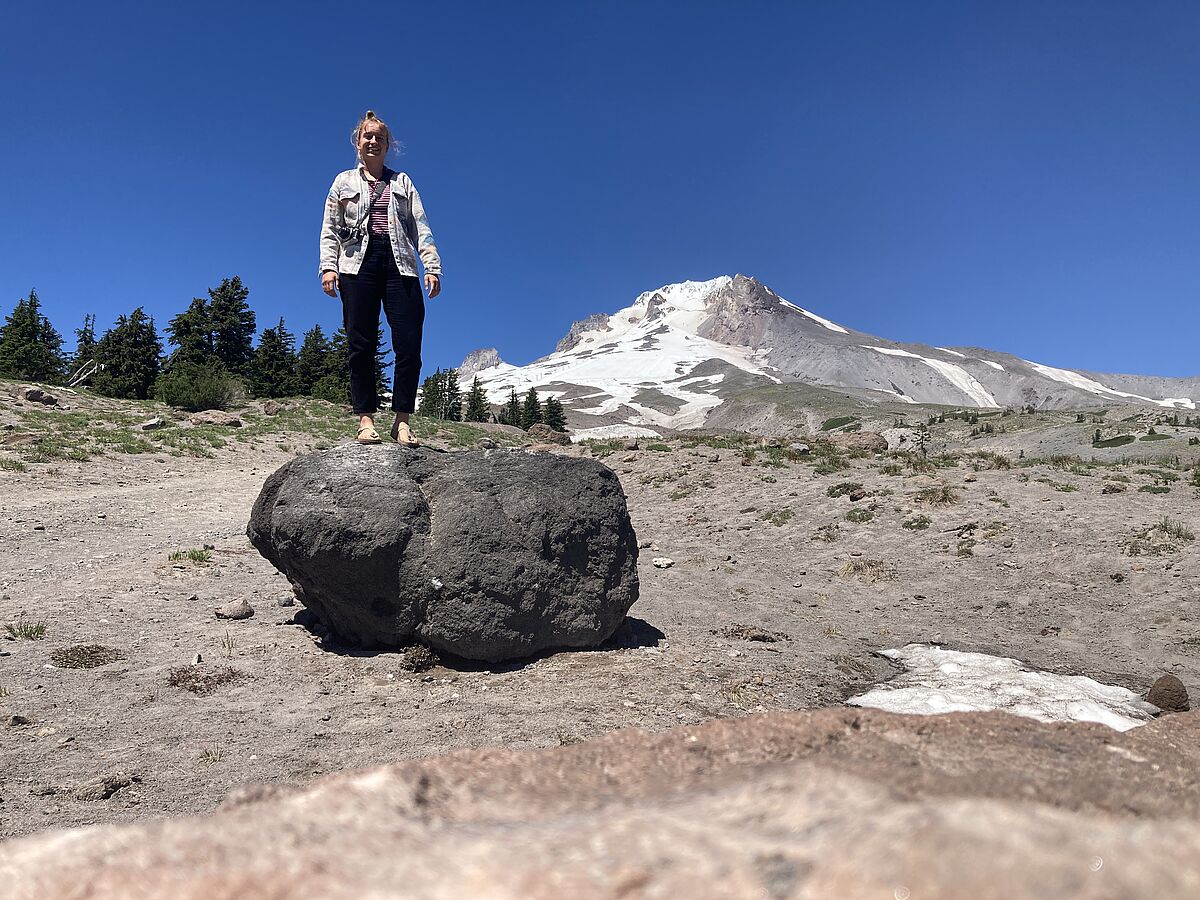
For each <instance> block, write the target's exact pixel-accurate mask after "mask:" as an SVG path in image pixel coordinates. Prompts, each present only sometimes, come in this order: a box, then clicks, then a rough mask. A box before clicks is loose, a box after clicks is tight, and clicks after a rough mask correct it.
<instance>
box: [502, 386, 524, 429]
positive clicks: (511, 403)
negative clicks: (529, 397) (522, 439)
mask: <svg viewBox="0 0 1200 900" xmlns="http://www.w3.org/2000/svg"><path fill="white" fill-rule="evenodd" d="M500 424H501V425H515V426H516V427H517V428H520V427H521V398H520V397H518V396H517V389H516V388H511V389H510V391H509V395H508V402H506V403H505V404H504V407H503V409H501V410H500Z"/></svg>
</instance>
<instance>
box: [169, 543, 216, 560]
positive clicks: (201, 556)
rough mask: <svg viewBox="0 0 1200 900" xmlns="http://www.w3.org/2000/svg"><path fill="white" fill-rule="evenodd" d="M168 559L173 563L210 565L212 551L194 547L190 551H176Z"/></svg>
mask: <svg viewBox="0 0 1200 900" xmlns="http://www.w3.org/2000/svg"><path fill="white" fill-rule="evenodd" d="M167 559H168V560H170V561H171V562H194V563H209V562H212V551H211V550H204V549H201V548H199V547H193V548H191V549H190V550H174V551H172V553H171V555H170V556H168V557H167Z"/></svg>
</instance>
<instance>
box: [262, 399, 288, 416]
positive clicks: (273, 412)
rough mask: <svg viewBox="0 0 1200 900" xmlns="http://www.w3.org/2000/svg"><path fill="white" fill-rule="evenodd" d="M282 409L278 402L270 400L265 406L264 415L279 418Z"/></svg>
mask: <svg viewBox="0 0 1200 900" xmlns="http://www.w3.org/2000/svg"><path fill="white" fill-rule="evenodd" d="M281 409H283V407H282V406H280V405H279V403H278V402H277V401H275V400H268V401H267V402H266V403H264V404H263V415H267V416H277V415H279V411H280V410H281Z"/></svg>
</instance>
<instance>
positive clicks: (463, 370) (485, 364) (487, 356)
mask: <svg viewBox="0 0 1200 900" xmlns="http://www.w3.org/2000/svg"><path fill="white" fill-rule="evenodd" d="M501 365H504V360H502V359H501V358H500V352H499V351H498V350H497V349H496V348H495V347H487V348H483V349H480V350H472V351H471V352H470V353H468V354H467V358H466V359H464V360H463V361H462V365H461V366H459V367H458V377H459V380H460V381H466V380H467V379H468V378H474V377H475V373H477V372H482V371H483V370H484V369H491V368H494V367H496V366H501Z"/></svg>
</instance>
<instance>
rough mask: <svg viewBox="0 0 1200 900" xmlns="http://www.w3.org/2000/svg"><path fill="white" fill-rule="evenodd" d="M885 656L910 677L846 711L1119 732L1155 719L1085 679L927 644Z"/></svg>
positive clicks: (856, 700)
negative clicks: (1000, 715) (1001, 718)
mask: <svg viewBox="0 0 1200 900" xmlns="http://www.w3.org/2000/svg"><path fill="white" fill-rule="evenodd" d="M882 655H883V656H886V657H887V658H888V659H893V660H896V661H897V662H899V663H901V664H903V665H904V667H905V668H907V669H908V671H907V672H906V673H904V674H903V675H900V676H898V677H896V678H894V679H893V680H891V681H889V682H886V683H885V684H880V685H877V686H875V687H874V688H872V689H871V690H869V691H867V692H866V693H865V694H860V695H859V696H857V697H851V698H850V699H849V700H847V701H846V702H847V703H850V704H853V705H854V706H870V707H874V708H875V709H883V710H887V711H889V712H897V713H911V714H915V715H932V714H936V713H947V712H983V711H987V710H1001V711H1002V712H1008V713H1012V714H1013V715H1016V716H1025V717H1026V718H1030V719H1038V720H1040V721H1042V722H1099V723H1100V724H1102V725H1107V726H1108V727H1109V728H1112V729H1115V730H1116V731H1128V730H1129V729H1130V728H1136V727H1137V726H1139V725H1144V724H1146V723H1147V722H1148V721H1150V720H1151V719H1152V718H1153V716H1154V714H1155V713H1157V712H1158V708H1157V707H1155V706H1151V705H1150V704H1149V703H1146V702H1145V701H1144V700H1141V699H1140V698H1139V697H1138V695H1137V694H1135V693H1134V692H1133V691H1130V690H1126V689H1125V688H1123V687H1118V686H1117V685H1112V684H1102V683H1101V682H1099V681H1093V680H1092V679H1091V678H1087V677H1085V676H1083V675H1055V674H1053V673H1051V672H1038V671H1035V670H1032V669H1029V668H1027V667H1026V666H1025V665H1023V664H1022V663H1021V662H1020V661H1018V660H1015V659H1009V658H1007V657H1002V656H989V655H988V654H986V653H964V652H961V651H957V650H944V649H942V648H941V647H935V646H931V645H929V644H909V645H907V646H905V647H901V648H900V649H899V650H884V651H883V652H882Z"/></svg>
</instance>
